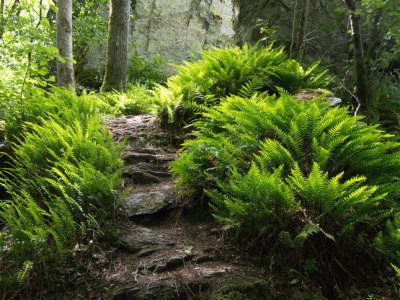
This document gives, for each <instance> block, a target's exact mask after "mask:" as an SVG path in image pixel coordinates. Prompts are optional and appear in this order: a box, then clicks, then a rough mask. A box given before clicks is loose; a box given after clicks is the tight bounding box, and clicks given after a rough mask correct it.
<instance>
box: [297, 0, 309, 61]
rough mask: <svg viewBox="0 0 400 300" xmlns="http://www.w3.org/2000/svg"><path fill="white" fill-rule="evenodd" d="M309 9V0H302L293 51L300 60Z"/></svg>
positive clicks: (302, 52)
mask: <svg viewBox="0 0 400 300" xmlns="http://www.w3.org/2000/svg"><path fill="white" fill-rule="evenodd" d="M309 10H310V0H303V1H302V8H301V16H300V22H299V30H298V33H297V41H296V47H295V53H296V54H297V59H298V60H301V59H302V58H303V54H304V48H305V42H304V37H305V35H306V30H307V21H308V14H309Z"/></svg>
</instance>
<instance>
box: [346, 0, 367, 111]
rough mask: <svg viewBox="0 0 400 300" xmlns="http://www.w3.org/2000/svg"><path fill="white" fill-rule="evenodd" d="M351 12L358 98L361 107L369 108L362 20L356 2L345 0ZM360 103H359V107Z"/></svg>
mask: <svg viewBox="0 0 400 300" xmlns="http://www.w3.org/2000/svg"><path fill="white" fill-rule="evenodd" d="M343 1H344V2H345V3H346V5H347V9H348V10H349V17H350V27H351V38H352V41H353V47H354V73H355V84H356V93H355V94H356V96H357V97H358V100H359V102H360V105H362V106H364V109H365V108H368V83H367V70H366V67H365V57H364V51H363V44H362V38H361V28H360V20H359V16H358V14H357V11H356V10H357V7H356V3H355V1H354V0H343ZM358 104H359V103H358V102H357V105H358Z"/></svg>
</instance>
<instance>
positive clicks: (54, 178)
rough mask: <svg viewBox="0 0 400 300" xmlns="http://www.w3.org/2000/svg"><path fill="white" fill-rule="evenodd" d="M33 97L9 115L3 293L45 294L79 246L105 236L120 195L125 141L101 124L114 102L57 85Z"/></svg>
mask: <svg viewBox="0 0 400 300" xmlns="http://www.w3.org/2000/svg"><path fill="white" fill-rule="evenodd" d="M30 95H31V98H26V99H24V100H23V101H21V102H20V103H18V105H17V106H16V109H15V110H11V109H10V110H6V113H5V120H6V123H5V132H6V138H7V141H8V142H9V143H11V148H12V154H10V155H9V161H10V163H9V167H7V168H4V169H2V170H1V172H0V175H1V183H2V185H3V186H4V187H5V188H6V190H7V192H8V194H9V195H10V196H9V199H5V200H3V201H1V202H0V221H1V223H4V224H6V227H5V230H4V231H3V232H2V233H1V236H0V240H1V241H0V266H1V271H0V279H1V281H2V284H1V287H0V294H1V295H3V297H5V298H8V297H22V298H24V297H27V296H28V295H29V297H32V296H33V295H34V294H35V293H40V292H41V291H42V288H43V287H44V286H46V285H49V283H50V280H52V279H51V274H53V273H54V272H55V271H56V270H57V269H58V267H60V266H63V265H65V263H66V260H67V259H68V258H69V257H70V256H71V254H72V253H73V252H74V251H79V249H80V248H81V247H83V246H82V245H85V244H88V241H89V240H92V241H93V240H95V239H96V238H97V236H98V235H100V234H101V228H102V224H103V223H104V222H106V221H107V220H108V219H109V218H110V217H113V215H114V211H115V208H116V206H117V205H118V203H119V201H120V198H119V196H118V193H117V189H118V188H119V187H120V185H121V176H120V175H121V166H122V160H121V159H120V158H119V156H120V153H121V146H116V145H114V142H113V139H112V136H111V133H110V132H109V131H108V130H106V129H105V128H104V127H103V124H102V123H101V120H102V116H103V115H104V114H107V113H110V112H112V111H113V108H112V107H111V106H110V105H109V104H107V103H106V102H104V101H101V100H100V99H99V98H97V97H95V96H94V95H82V96H79V97H78V96H76V95H75V94H74V93H73V92H71V91H67V90H62V89H57V88H54V89H52V91H51V93H48V92H44V91H40V90H38V91H35V92H32V93H31V94H30ZM80 245H81V246H80ZM42 276H44V278H42ZM32 286H35V288H34V289H33V291H32Z"/></svg>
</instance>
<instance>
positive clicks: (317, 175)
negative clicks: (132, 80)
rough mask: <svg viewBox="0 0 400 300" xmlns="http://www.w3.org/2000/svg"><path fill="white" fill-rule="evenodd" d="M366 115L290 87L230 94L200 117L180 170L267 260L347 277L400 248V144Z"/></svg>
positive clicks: (183, 182) (183, 181) (176, 166)
mask: <svg viewBox="0 0 400 300" xmlns="http://www.w3.org/2000/svg"><path fill="white" fill-rule="evenodd" d="M360 120H361V117H354V116H350V115H349V114H348V111H347V109H346V108H333V109H330V108H328V104H327V103H323V102H320V101H319V100H318V99H316V100H314V101H309V102H299V101H296V100H295V99H293V98H292V97H291V96H289V95H288V94H286V93H285V92H284V91H281V95H280V96H268V95H265V94H262V95H260V96H253V97H252V98H250V99H249V98H242V97H238V96H232V97H228V98H227V99H223V100H221V104H220V105H219V106H215V107H214V108H211V109H207V111H206V112H205V113H204V114H203V118H202V119H200V120H199V121H197V122H196V123H195V124H194V126H195V128H196V130H195V131H194V137H195V139H193V140H188V141H186V142H185V143H184V147H183V153H182V155H181V157H180V158H179V160H178V161H176V162H174V163H173V164H172V171H173V172H174V174H175V176H176V178H177V181H178V183H179V185H180V186H181V187H183V188H185V189H186V190H187V191H188V192H189V191H190V192H191V193H193V194H194V195H196V197H203V201H208V202H209V204H210V205H211V208H212V211H213V214H214V216H215V217H216V219H217V220H219V221H220V222H222V223H225V224H228V225H230V226H231V227H232V228H233V229H235V232H236V234H237V237H238V239H239V240H241V241H242V243H244V244H245V245H247V246H248V249H249V250H251V251H255V252H256V253H258V255H261V260H262V261H263V262H265V263H268V262H267V261H268V259H267V258H268V257H279V259H282V261H281V263H283V261H285V264H286V265H288V266H291V267H294V268H301V262H302V261H305V260H309V259H313V260H314V261H315V264H316V269H317V270H319V271H318V272H317V273H318V274H320V275H321V272H322V270H326V268H328V269H329V270H330V271H326V272H325V273H323V272H322V273H323V274H324V276H325V275H328V274H329V276H332V275H333V278H336V279H338V278H340V277H341V276H348V274H346V272H344V271H343V270H347V268H350V269H352V270H354V272H357V271H359V270H360V269H363V268H365V265H363V264H362V263H361V261H362V260H363V259H368V260H369V262H370V263H369V267H371V268H374V267H377V266H378V265H379V263H381V262H382V260H385V259H387V260H391V261H393V259H397V258H393V256H392V255H395V256H396V251H397V252H398V236H399V234H398V229H397V228H398V227H397V223H398V221H396V220H397V217H396V216H397V213H398V212H399V209H400V206H399V204H398V200H399V190H400V189H399V188H400V180H399V171H398V170H399V169H400V151H399V150H400V144H399V143H398V142H396V140H395V138H394V137H393V136H391V135H389V134H386V133H385V132H383V131H381V130H380V129H379V128H378V126H377V125H367V124H365V123H363V122H361V121H360ZM385 223H386V227H385ZM379 232H380V233H379ZM374 246H375V247H374ZM376 249H379V251H376ZM395 249H397V250H396V251H394V250H395ZM393 251H394V252H393ZM253 253H254V252H253ZM282 253H286V255H285V256H284V257H283V256H282V255H281V254H282ZM379 253H383V254H384V255H383V256H382V255H379ZM356 255H357V256H358V257H359V258H360V260H358V259H354V257H355V256H356ZM397 257H398V256H397ZM332 258H333V260H332ZM330 261H331V262H330ZM278 265H279V264H278ZM343 266H344V267H343ZM343 273H344V275H343ZM324 276H322V277H323V278H325V279H326V278H327V277H324ZM329 276H328V277H329Z"/></svg>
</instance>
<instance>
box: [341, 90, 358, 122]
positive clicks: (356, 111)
mask: <svg viewBox="0 0 400 300" xmlns="http://www.w3.org/2000/svg"><path fill="white" fill-rule="evenodd" d="M340 85H341V87H342V88H344V89H345V91H347V92H348V93H349V94H350V95H352V96H353V97H354V99H356V101H357V103H358V105H357V108H356V110H355V111H354V116H357V115H358V111H359V110H360V107H361V102H360V100H359V99H358V97H357V96H356V95H354V93H352V92H351V91H350V90H349V89H348V88H346V87H345V86H344V84H340Z"/></svg>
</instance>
